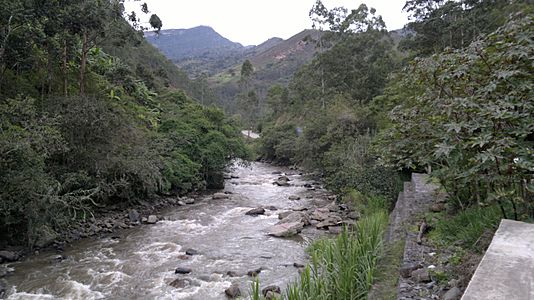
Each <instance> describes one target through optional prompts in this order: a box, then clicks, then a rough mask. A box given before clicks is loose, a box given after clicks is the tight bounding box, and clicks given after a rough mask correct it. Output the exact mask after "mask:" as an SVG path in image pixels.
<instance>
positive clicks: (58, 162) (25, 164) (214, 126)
mask: <svg viewBox="0 0 534 300" xmlns="http://www.w3.org/2000/svg"><path fill="white" fill-rule="evenodd" d="M1 2H2V3H1V6H2V7H3V9H2V11H1V13H0V14H1V18H0V41H1V44H0V49H1V51H0V76H1V77H0V228H1V230H0V241H2V243H1V244H2V246H5V245H4V244H5V243H8V242H9V243H26V244H28V245H30V246H32V245H34V243H35V242H36V240H37V239H38V238H39V236H41V235H43V234H47V235H50V234H52V235H53V234H55V233H54V232H55V231H61V230H62V229H63V228H66V227H68V225H69V224H70V223H71V222H73V221H76V220H78V219H80V218H87V217H90V216H91V214H92V211H93V210H94V209H95V208H96V207H106V206H108V205H120V204H125V205H127V204H128V203H131V202H133V201H136V200H138V199H143V200H147V199H151V198H152V197H153V196H155V195H158V194H159V195H168V194H170V193H176V194H182V193H186V192H188V191H192V190H202V189H204V188H206V187H220V186H221V184H222V180H223V178H222V170H223V168H224V167H225V165H226V163H227V162H228V161H229V160H231V159H233V158H236V157H242V158H246V157H247V156H248V152H247V150H246V147H245V146H244V144H243V141H242V140H241V137H240V133H239V127H238V124H237V122H236V121H235V120H233V119H229V118H226V117H225V116H224V114H223V113H222V111H221V110H219V109H217V108H213V107H204V106H201V105H200V104H198V103H196V102H195V101H194V100H193V99H192V98H190V97H189V96H187V95H186V93H185V92H184V91H182V90H177V89H175V88H180V87H182V88H185V90H186V91H187V90H188V89H189V87H190V82H189V81H188V79H187V77H186V76H185V75H184V74H183V73H182V72H181V71H179V70H178V69H176V67H174V66H173V65H172V64H170V63H169V62H168V61H167V60H166V59H164V58H163V57H162V56H161V55H160V54H157V51H156V50H155V49H153V48H152V47H151V46H149V45H148V44H147V43H146V42H145V41H144V40H143V39H142V37H141V36H140V35H139V33H138V32H137V31H136V30H135V28H132V26H131V25H129V24H128V23H127V22H126V21H125V20H124V19H123V15H124V12H123V11H122V6H121V1H46V5H43V3H41V2H42V1H1ZM152 21H153V23H154V25H156V27H158V26H161V23H160V20H159V22H158V19H156V17H154V18H152ZM134 26H135V24H134Z"/></svg>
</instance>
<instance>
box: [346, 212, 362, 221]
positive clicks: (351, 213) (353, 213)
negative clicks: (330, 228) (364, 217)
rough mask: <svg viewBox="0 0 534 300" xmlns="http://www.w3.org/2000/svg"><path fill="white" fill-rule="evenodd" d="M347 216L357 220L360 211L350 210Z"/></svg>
mask: <svg viewBox="0 0 534 300" xmlns="http://www.w3.org/2000/svg"><path fill="white" fill-rule="evenodd" d="M347 218H349V219H352V220H358V219H359V218H360V213H358V212H357V211H351V212H350V213H348V214H347Z"/></svg>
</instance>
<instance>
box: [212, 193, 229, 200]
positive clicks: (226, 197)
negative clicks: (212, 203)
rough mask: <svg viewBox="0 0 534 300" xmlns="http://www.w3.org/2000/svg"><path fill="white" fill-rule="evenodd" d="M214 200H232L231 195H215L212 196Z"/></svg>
mask: <svg viewBox="0 0 534 300" xmlns="http://www.w3.org/2000/svg"><path fill="white" fill-rule="evenodd" d="M211 198H212V199H213V200H221V199H228V198H230V195H228V194H225V193H215V194H213V196H211Z"/></svg>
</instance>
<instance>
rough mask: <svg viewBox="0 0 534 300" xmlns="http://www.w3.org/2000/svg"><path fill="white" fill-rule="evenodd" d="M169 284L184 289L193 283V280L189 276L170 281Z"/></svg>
mask: <svg viewBox="0 0 534 300" xmlns="http://www.w3.org/2000/svg"><path fill="white" fill-rule="evenodd" d="M169 285H170V286H172V287H173V288H177V289H183V288H185V287H187V286H189V285H191V280H190V279H187V278H179V279H176V280H174V281H172V282H171V283H169Z"/></svg>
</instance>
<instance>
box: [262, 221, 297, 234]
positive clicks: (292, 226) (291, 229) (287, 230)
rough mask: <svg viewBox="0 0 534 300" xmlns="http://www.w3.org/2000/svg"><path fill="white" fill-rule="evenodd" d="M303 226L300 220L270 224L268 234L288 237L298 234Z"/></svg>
mask: <svg viewBox="0 0 534 300" xmlns="http://www.w3.org/2000/svg"><path fill="white" fill-rule="evenodd" d="M303 228H304V224H303V223H302V222H290V223H282V224H277V225H274V226H272V227H271V228H270V229H269V233H268V234H269V235H271V236H275V237H289V236H293V235H296V234H298V233H299V232H301V231H302V229H303Z"/></svg>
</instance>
